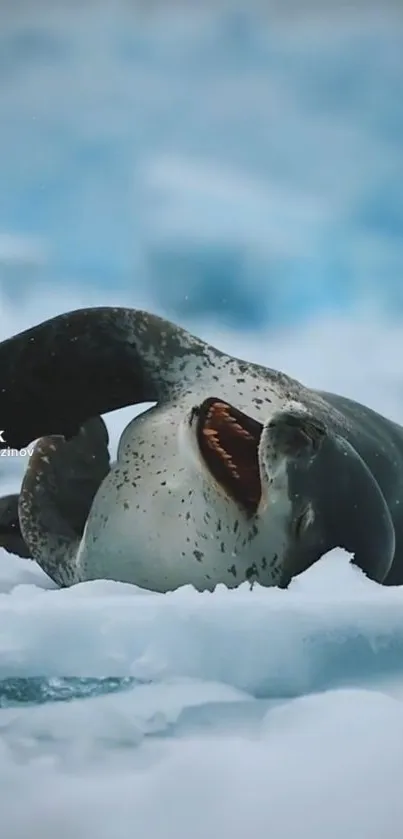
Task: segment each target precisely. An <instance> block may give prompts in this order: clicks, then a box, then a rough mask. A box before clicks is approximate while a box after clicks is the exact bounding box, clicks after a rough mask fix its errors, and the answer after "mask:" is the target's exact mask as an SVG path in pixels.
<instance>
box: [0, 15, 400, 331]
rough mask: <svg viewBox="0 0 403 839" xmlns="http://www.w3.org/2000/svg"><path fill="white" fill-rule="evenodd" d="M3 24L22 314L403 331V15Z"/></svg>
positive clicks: (24, 19) (11, 266)
mask: <svg viewBox="0 0 403 839" xmlns="http://www.w3.org/2000/svg"><path fill="white" fill-rule="evenodd" d="M0 10H1V26H0V126H1V131H0V183H1V190H0V283H1V291H2V295H3V299H6V300H7V301H8V302H9V303H11V304H15V305H19V301H20V299H21V298H24V296H26V295H27V294H28V292H29V293H32V291H33V289H34V288H38V289H39V287H40V288H41V289H42V292H43V289H49V293H50V291H51V292H52V294H54V293H55V292H56V291H59V290H60V292H62V290H63V289H69V290H70V291H72V290H74V289H77V290H78V291H79V292H80V293H81V294H82V293H87V290H92V289H94V290H96V292H97V295H98V297H97V302H100V294H101V299H102V294H105V299H106V298H107V301H108V302H111V301H112V299H113V296H114V295H116V299H119V302H121V301H122V299H124V301H125V302H126V303H127V304H132V305H143V304H146V305H148V306H149V307H150V308H153V309H154V310H156V311H159V312H161V313H165V314H167V315H168V316H170V317H172V318H173V319H176V320H178V321H180V322H182V323H183V322H185V323H186V322H191V321H192V319H194V318H195V317H197V319H199V320H200V318H205V319H206V320H207V321H209V322H210V323H212V322H214V323H216V324H218V325H222V326H223V327H233V328H234V327H235V328H237V329H238V330H239V329H248V330H250V329H251V328H252V329H254V330H255V331H257V330H260V329H262V330H263V329H267V327H270V328H272V327H276V328H277V327H278V328H282V327H284V325H286V326H290V325H291V326H292V325H293V324H296V323H298V324H300V323H303V322H306V321H307V320H309V319H311V318H317V317H318V315H320V314H321V313H322V312H326V311H327V312H329V311H331V312H333V313H334V312H340V313H346V312H347V313H348V312H349V311H352V310H353V309H354V308H355V307H356V306H357V304H358V305H359V306H360V307H369V308H371V307H374V306H375V307H376V308H377V309H379V310H380V311H382V313H383V314H386V315H391V316H393V317H395V316H398V317H399V318H400V317H401V316H402V315H403V237H402V233H403V190H402V183H403V37H402V33H403V28H402V27H403V7H402V4H401V3H393V2H383V3H380V2H378V3H371V2H370V0H367V1H366V2H364V0H361V2H357V3H355V4H354V9H353V8H350V9H349V8H344V7H343V6H342V5H340V4H337V3H333V4H330V3H327V2H324V3H314V2H305V1H304V0H300V2H297V0H295V2H282V3H280V2H278V3H270V2H268V0H267V2H263V0H262V2H260V3H258V2H255V0H248V2H247V0H244V2H243V3H242V2H240V3H238V2H236V1H235V0H232V2H228V3H225V2H219V1H218V0H215V2H207V0H205V2H203V3H196V2H194V3H192V2H187V3H173V2H169V0H164V2H162V0H161V1H160V2H152V0H144V2H129V0H126V2H123V0H120V2H119V0H110V2H99V1H98V2H97V0H94V2H85V0H82V2H78V0H77V2H73V0H65V1H64V2H61V0H52V2H50V1H49V2H38V0H25V2H24V0H20V2H16V3H13V4H11V3H8V2H6V0H2V2H1V3H0ZM60 308H61V309H62V308H63V306H61V307H60Z"/></svg>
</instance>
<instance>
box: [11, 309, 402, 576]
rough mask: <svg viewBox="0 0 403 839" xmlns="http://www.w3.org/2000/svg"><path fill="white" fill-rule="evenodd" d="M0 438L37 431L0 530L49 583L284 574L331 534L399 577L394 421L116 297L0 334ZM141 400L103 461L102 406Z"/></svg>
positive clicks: (19, 441) (316, 553)
mask: <svg viewBox="0 0 403 839" xmlns="http://www.w3.org/2000/svg"><path fill="white" fill-rule="evenodd" d="M0 371H1V387H0V425H1V426H2V428H3V432H2V434H1V435H0V436H1V440H2V442H1V443H0V445H1V446H3V447H4V446H9V447H13V448H18V449H19V448H21V447H23V446H27V445H28V444H30V443H32V441H36V443H35V445H34V448H33V453H32V455H31V457H30V459H29V462H28V466H27V469H26V472H25V475H24V477H23V481H22V486H21V491H20V493H19V495H16V496H7V497H6V498H5V499H3V501H2V505H1V504H0V544H2V545H3V546H4V547H5V548H6V549H8V550H10V551H12V552H14V553H17V554H18V553H19V554H20V555H21V556H30V557H31V558H32V559H34V560H36V561H37V562H38V564H39V565H40V566H41V567H42V569H43V570H44V571H45V572H46V573H47V574H48V575H49V576H50V577H51V578H52V579H53V580H54V581H55V582H56V583H57V584H58V585H59V586H69V585H72V584H74V583H76V582H79V581H84V580H92V579H96V578H102V579H105V578H108V579H113V580H118V581H122V582H129V583H134V584H137V585H138V586H140V587H143V588H147V589H150V590H153V591H159V592H165V591H170V590H173V589H176V588H178V587H179V586H182V585H186V584H191V585H193V586H194V587H195V588H196V589H198V590H206V589H207V590H213V589H214V588H215V586H216V585H217V584H219V583H223V584H225V585H226V586H228V587H230V588H233V587H237V586H239V585H240V584H242V583H244V582H245V581H249V582H250V583H251V584H253V583H254V582H256V581H258V582H259V583H260V584H261V585H263V586H273V585H276V586H282V587H286V586H288V584H289V582H290V580H291V579H292V578H293V577H294V576H295V575H298V574H300V573H302V572H303V571H304V570H305V569H306V568H308V567H309V566H311V565H312V564H313V563H314V562H316V561H317V560H318V559H320V558H321V557H322V556H323V555H324V554H325V553H327V552H328V551H330V550H331V549H333V548H335V547H341V548H344V549H345V550H347V551H348V552H350V553H351V554H352V561H353V562H354V563H355V564H356V565H358V566H359V567H360V568H361V569H362V570H363V571H364V573H365V574H367V575H368V577H370V578H371V579H373V580H375V581H377V582H379V583H382V584H399V583H401V582H403V428H401V427H400V426H399V425H397V424H396V423H394V422H392V421H390V420H388V419H386V418H385V417H383V416H381V415H380V414H377V413H375V412H374V411H373V410H371V409H370V408H368V407H365V406H363V405H360V404H358V403H356V402H354V401H352V400H349V399H347V398H344V397H342V396H338V395H335V394H332V393H327V392H324V391H318V390H313V389H310V388H307V387H305V386H304V385H303V384H301V383H300V382H298V381H296V380H295V379H292V378H291V377H289V376H287V375H285V374H284V373H282V372H279V371H276V370H273V369H269V368H266V367H262V366H260V365H257V364H252V363H248V362H247V361H243V360H241V359H238V358H235V357H232V356H229V355H227V354H225V353H223V352H221V351H220V350H219V349H216V348H215V347H213V346H211V345H209V344H207V343H205V342H203V341H202V340H200V339H199V338H196V337H195V336H193V335H191V334H190V333H189V332H186V331H185V330H183V329H181V328H180V327H178V326H175V325H174V324H172V323H170V322H168V321H166V320H164V319H162V318H160V317H157V316H156V315H153V314H150V313H148V312H145V311H138V310H133V309H126V308H112V307H103V308H90V309H81V310H77V311H74V312H69V313H67V314H62V315H59V316H57V317H55V318H52V319H50V320H47V321H45V322H44V323H41V324H39V325H36V326H34V327H33V328H31V329H29V330H26V331H25V332H22V333H20V334H19V335H16V336H14V337H12V338H10V339H8V340H6V341H3V342H2V343H1V344H0ZM144 403H155V404H154V405H153V406H152V407H151V408H148V409H147V410H145V411H143V413H141V414H139V415H138V416H136V417H135V418H134V419H133V420H132V421H131V422H130V423H129V425H128V426H127V427H126V429H125V430H124V432H123V434H122V436H121V439H120V441H119V445H118V451H117V458H116V462H114V463H111V462H110V457H109V451H108V447H109V440H108V434H107V431H106V427H105V424H104V422H103V419H102V418H101V415H103V414H105V413H108V412H109V411H112V410H116V409H118V408H122V407H124V406H128V405H135V404H138V405H139V404H144Z"/></svg>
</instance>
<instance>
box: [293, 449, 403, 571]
mask: <svg viewBox="0 0 403 839" xmlns="http://www.w3.org/2000/svg"><path fill="white" fill-rule="evenodd" d="M309 480H310V484H311V486H310V492H311V494H312V495H314V494H315V492H316V498H315V501H314V506H316V508H317V509H318V510H319V511H320V517H321V518H322V520H323V522H324V532H325V533H326V534H327V539H328V540H329V542H330V544H329V545H328V547H327V550H330V549H331V548H333V547H339V548H344V549H345V550H346V551H348V552H349V553H352V554H353V560H352V562H353V563H354V565H357V566H358V567H359V568H361V570H362V571H364V573H365V574H366V575H367V577H369V578H370V579H371V580H374V581H375V582H378V583H383V582H384V581H385V579H386V577H387V575H388V573H389V571H390V568H391V566H392V563H393V559H394V555H395V546H396V540H395V529H394V525H393V521H392V517H391V514H390V511H389V508H388V505H387V503H386V501H385V498H384V496H383V494H382V492H381V489H380V487H379V484H378V483H377V481H376V480H375V478H374V476H373V474H372V472H371V471H370V469H369V468H368V466H367V465H366V463H365V462H364V461H363V459H362V458H361V457H360V455H359V454H358V452H357V451H356V450H355V449H354V448H353V446H352V445H350V443H349V442H348V441H347V440H346V439H344V438H343V437H340V436H338V435H332V434H329V436H328V437H326V440H325V442H324V444H323V452H322V456H321V457H320V458H317V459H316V460H315V463H314V466H313V468H312V471H311V473H310V476H309ZM294 491H298V486H297V485H296V484H295V485H294Z"/></svg>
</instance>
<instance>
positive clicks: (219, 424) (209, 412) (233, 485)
mask: <svg viewBox="0 0 403 839" xmlns="http://www.w3.org/2000/svg"><path fill="white" fill-rule="evenodd" d="M262 431H263V426H262V425H261V424H260V422H256V421H255V420H253V419H251V417H248V416H247V415H246V414H243V413H242V412H241V411H238V410H237V409H236V408H233V407H232V405H228V403H227V402H222V401H221V400H219V399H214V398H212V399H206V400H205V402H203V404H202V405H201V406H200V408H199V411H198V421H197V439H198V443H199V448H200V451H201V454H202V456H203V459H204V461H205V463H206V464H207V466H208V468H209V470H210V472H211V474H212V475H213V476H214V478H215V479H216V480H217V481H218V482H219V483H220V484H221V486H222V487H224V489H225V490H226V492H227V493H228V494H229V495H230V496H231V497H232V498H233V499H234V501H236V502H237V503H238V504H240V505H241V506H242V507H243V508H244V509H245V510H246V512H247V513H248V514H249V515H253V514H254V513H256V510H257V508H258V505H259V502H260V498H261V494H262V487H261V483H260V473H259V461H258V445H259V440H260V435H261V433H262Z"/></svg>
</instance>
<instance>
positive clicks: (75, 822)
mask: <svg viewBox="0 0 403 839" xmlns="http://www.w3.org/2000/svg"><path fill="white" fill-rule="evenodd" d="M106 297H107V295H106ZM101 301H102V302H105V296H104V295H102V297H101V296H100V297H99V299H97V300H94V302H95V303H100V302H101ZM80 302H81V298H76V297H74V296H72V294H70V297H69V293H68V292H67V291H65V296H63V297H61V298H60V299H59V305H57V297H56V296H55V298H54V300H53V301H52V300H49V299H45V297H42V296H41V293H40V291H38V292H37V298H36V301H35V306H33V305H32V303H31V302H30V301H28V303H27V306H26V307H25V309H24V310H22V309H21V310H19V311H17V310H16V308H15V307H14V308H12V309H10V307H9V308H8V309H7V304H6V303H5V302H4V307H5V308H4V310H3V311H4V326H3V329H2V334H3V335H4V334H10V332H11V331H13V330H14V329H17V328H18V323H20V325H21V324H22V323H24V325H26V324H27V323H29V322H34V321H35V320H39V319H40V317H39V313H40V311H45V310H46V314H50V313H52V312H53V311H60V310H61V309H63V308H74V307H75V306H76V305H79V304H80ZM6 317H8V319H7V320H6ZM202 332H203V330H202ZM203 334H204V337H206V338H211V339H214V340H215V342H216V343H217V344H218V345H219V346H221V347H223V348H226V349H228V350H232V351H235V352H236V353H237V354H240V355H243V356H246V357H248V358H251V359H254V360H257V361H262V362H265V363H266V364H270V365H274V366H279V367H282V368H283V369H286V370H287V371H288V372H290V373H292V374H293V375H296V376H298V377H299V378H301V379H303V380H304V381H307V382H308V383H309V384H312V385H316V386H318V387H328V388H330V389H332V388H333V389H335V390H339V391H340V390H341V391H343V392H344V393H348V394H350V395H353V396H354V395H355V396H356V397H357V398H360V399H362V400H364V401H366V402H367V404H371V405H372V406H373V407H375V408H378V409H381V410H383V411H384V412H385V413H387V414H388V415H389V416H393V417H394V418H395V419H397V420H401V419H402V416H403V399H402V379H403V373H402V369H401V364H400V357H401V354H400V352H399V345H400V346H401V329H399V328H398V326H397V325H396V324H395V325H391V324H389V323H387V322H382V320H381V318H380V317H379V316H378V317H375V315H374V313H372V315H371V314H370V313H367V314H366V315H365V316H364V314H361V317H360V318H359V317H358V315H357V317H356V318H355V319H354V320H344V321H340V320H337V319H335V318H334V319H333V320H332V319H328V320H327V321H321V322H319V321H312V323H311V324H310V325H309V326H308V327H307V328H304V329H300V330H299V331H298V332H297V331H295V330H294V331H292V332H291V331H289V332H284V333H279V334H276V335H273V334H267V335H266V336H265V340H264V341H263V340H262V338H261V336H256V335H255V336H253V335H249V336H248V335H246V336H245V335H244V336H243V337H242V339H240V338H239V335H237V334H232V333H230V332H224V331H222V332H220V333H218V332H217V331H216V332H215V333H214V331H213V330H212V329H210V332H209V330H207V329H206V328H205V329H204V332H203ZM137 410H139V409H137ZM132 413H133V411H131V410H130V409H126V410H125V411H120V412H116V413H115V414H113V415H110V416H108V417H107V422H108V426H109V429H110V433H111V439H112V450H113V449H114V448H115V447H116V442H117V439H118V436H119V432H120V430H121V429H122V427H123V426H124V424H125V422H127V419H128V417H129V416H130V415H131V414H132ZM10 460H13V463H12V464H11V463H10ZM0 467H1V468H2V469H3V471H4V470H5V473H4V480H3V489H4V491H9V490H11V489H15V488H16V487H18V480H19V475H20V474H21V471H22V469H23V468H24V463H23V458H15V459H11V458H10V459H8V461H7V463H6V461H5V459H4V461H0ZM0 559H1V562H0V790H1V792H0V801H1V812H2V816H1V818H2V835H4V836H5V837H7V839H25V837H26V836H28V835H31V833H32V827H33V826H35V829H37V830H38V832H40V835H41V836H43V837H44V839H51V837H53V836H55V835H58V836H60V837H63V839H73V837H74V839H81V837H82V839H88V837H89V836H93V835H96V836H97V837H98V839H126V837H127V839H129V837H130V839H131V837H132V836H133V833H134V832H135V833H136V835H138V836H141V837H142V836H146V835H147V836H149V837H150V839H170V837H172V839H173V838H174V837H175V839H187V837H188V836H190V835H191V836H193V837H196V839H205V837H206V836H209V835H211V836H218V835H222V834H224V835H228V836H230V837H231V839H238V837H239V839H243V838H244V837H245V836H246V835H248V834H249V833H251V834H252V835H253V836H254V837H255V839H265V838H266V837H267V836H268V835H270V836H271V837H273V839H293V837H294V836H297V835H301V834H303V835H304V836H305V835H307V836H309V837H310V839H322V837H323V836H327V837H329V838H330V839H344V837H345V836H347V835H351V836H354V837H355V839H379V837H380V836H387V837H388V839H400V837H401V822H402V818H403V799H402V795H401V777H402V772H403V748H402V747H403V704H402V703H403V622H402V614H403V590H402V589H400V588H392V589H383V588H381V587H379V586H377V585H376V584H375V583H373V582H371V581H369V580H368V579H366V578H365V577H364V576H363V575H362V574H361V572H360V571H359V570H358V569H356V568H354V567H353V566H352V565H351V564H350V563H349V557H348V556H347V554H345V553H344V552H343V551H340V550H336V551H333V552H331V554H329V555H328V556H326V557H324V558H323V559H322V560H321V562H319V563H318V564H317V565H316V566H315V567H313V568H311V569H310V570H309V571H308V572H306V573H305V574H304V575H301V577H299V578H297V579H295V580H294V581H293V583H292V585H291V587H290V589H289V590H288V591H279V590H275V589H273V590H264V589H262V588H261V587H259V586H254V587H253V589H252V590H250V587H249V586H248V585H244V586H242V587H241V588H240V589H238V590H236V591H228V590H226V589H225V588H223V587H219V588H218V589H217V590H216V592H214V594H209V593H204V594H200V593H197V592H195V591H194V590H192V589H191V588H190V587H185V588H183V589H180V590H179V591H176V592H173V593H171V594H168V595H160V594H155V593H152V592H146V591H143V590H141V589H137V588H136V587H132V586H128V585H123V584H119V583H114V582H111V581H102V580H98V581H94V582H90V583H84V584H80V585H77V586H75V587H73V588H71V589H67V590H57V589H55V587H54V585H53V583H51V581H50V580H48V579H47V577H46V575H44V574H43V572H41V571H40V569H39V568H38V567H37V566H36V565H35V564H34V563H32V562H29V561H24V560H21V559H17V558H14V557H11V556H9V555H7V554H5V553H2V554H1V557H0ZM20 802H23V804H22V805H20Z"/></svg>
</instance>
